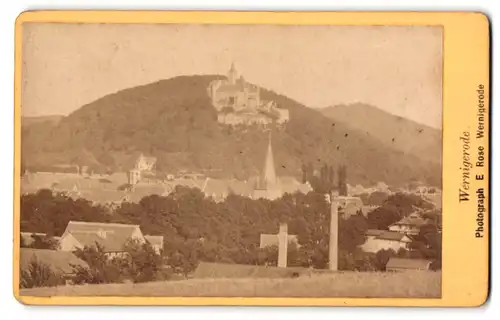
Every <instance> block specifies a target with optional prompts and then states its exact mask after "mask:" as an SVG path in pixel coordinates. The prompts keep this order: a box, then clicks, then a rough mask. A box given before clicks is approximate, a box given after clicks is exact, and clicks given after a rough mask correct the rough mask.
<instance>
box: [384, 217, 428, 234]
mask: <svg viewBox="0 0 500 320" xmlns="http://www.w3.org/2000/svg"><path fill="white" fill-rule="evenodd" d="M428 222H429V221H428V219H424V218H423V217H422V216H421V215H420V214H419V213H418V212H413V213H411V214H410V215H408V216H406V217H404V218H403V219H401V220H399V221H398V222H396V223H394V224H392V225H390V226H389V230H390V231H394V232H399V233H403V234H408V235H418V234H419V232H420V228H421V227H422V226H423V225H426V224H427V223H428Z"/></svg>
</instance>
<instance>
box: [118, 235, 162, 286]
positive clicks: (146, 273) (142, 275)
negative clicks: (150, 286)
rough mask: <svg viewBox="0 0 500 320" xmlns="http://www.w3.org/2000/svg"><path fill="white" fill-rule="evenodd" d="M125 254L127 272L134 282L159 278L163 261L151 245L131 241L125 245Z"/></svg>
mask: <svg viewBox="0 0 500 320" xmlns="http://www.w3.org/2000/svg"><path fill="white" fill-rule="evenodd" d="M125 252H126V253H127V255H126V257H125V258H124V259H125V265H126V270H127V273H128V275H130V277H131V278H132V280H133V281H134V282H148V281H154V280H156V279H157V278H158V276H159V272H160V270H161V267H162V265H163V260H162V257H161V256H160V255H159V254H157V253H156V251H155V250H154V248H153V247H152V246H151V245H150V244H149V243H140V242H138V241H137V240H130V241H129V242H128V243H127V244H126V245H125Z"/></svg>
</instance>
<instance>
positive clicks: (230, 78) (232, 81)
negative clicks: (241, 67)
mask: <svg viewBox="0 0 500 320" xmlns="http://www.w3.org/2000/svg"><path fill="white" fill-rule="evenodd" d="M236 79H238V72H237V71H236V67H235V66H234V62H233V63H232V64H231V69H229V73H228V74H227V80H228V81H229V83H230V84H235V83H236Z"/></svg>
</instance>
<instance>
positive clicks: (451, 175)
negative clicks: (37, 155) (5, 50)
mask: <svg viewBox="0 0 500 320" xmlns="http://www.w3.org/2000/svg"><path fill="white" fill-rule="evenodd" d="M26 22H59V23H212V24H280V25H290V24H294V25H356V26H359V25H393V26H394V25H440V26H442V27H443V30H444V32H443V34H444V39H443V43H444V48H443V49H444V63H443V68H444V75H443V81H444V87H443V100H444V101H443V107H444V109H443V147H444V148H443V212H444V214H443V272H442V284H443V285H442V298H440V299H389V298H380V299H379V298H369V299H366V298H170V297H168V298H167V297H165V298H156V297H155V298H152V297H147V298H146V297H143V298H141V297H28V296H19V237H20V221H19V215H20V213H19V212H20V208H19V204H20V133H21V112H20V108H21V70H22V68H21V67H22V66H21V51H22V24H23V23H26ZM489 36H490V35H489V21H488V18H487V17H486V16H485V15H484V14H481V13H475V12H426V13H424V12H209V11H205V12H201V11H184V12H183V11H174V12H172V11H170V12H169V11H31V12H24V13H22V14H21V15H20V16H19V17H18V18H17V20H16V34H15V166H14V173H15V176H14V283H13V285H14V295H15V297H16V299H17V300H18V301H20V302H21V303H24V304H30V305H33V304H34V305H256V306H266V305H273V306H297V305H299V306H436V307H438V306H478V305H481V304H483V303H484V302H485V301H486V300H487V297H488V292H489V227H488V225H489V219H488V213H487V214H486V217H485V220H484V223H485V229H486V230H485V232H484V238H480V239H477V238H475V237H474V233H475V228H476V212H477V201H476V199H475V198H474V195H473V196H472V197H471V201H469V202H467V203H465V204H464V203H461V204H459V202H458V188H459V187H460V182H461V178H462V177H461V172H460V171H459V168H460V165H461V161H462V150H461V144H460V141H459V136H460V134H461V133H462V132H463V131H470V132H471V136H474V137H475V132H476V130H475V129H477V117H476V109H477V95H476V88H477V86H478V85H479V84H482V85H484V87H485V107H486V109H487V115H486V127H485V129H486V130H485V133H486V136H485V139H484V140H482V141H481V145H483V146H484V147H485V149H486V159H487V160H486V165H485V168H484V169H483V170H481V171H482V172H478V171H479V170H478V168H474V170H475V171H474V172H473V173H472V177H474V176H475V174H476V171H477V173H478V174H485V177H486V180H484V181H475V180H474V179H473V178H471V190H475V189H477V188H479V187H482V188H484V190H485V195H486V197H487V198H489V163H488V160H489V95H490V94H489V88H490V83H489V67H490V65H489V57H490V53H489V46H490V40H489ZM477 147H478V142H477V141H476V140H475V139H472V140H471V148H470V150H471V151H473V150H476V151H477ZM473 154H474V153H473ZM486 208H487V210H486V211H487V212H489V199H488V203H487V205H486Z"/></svg>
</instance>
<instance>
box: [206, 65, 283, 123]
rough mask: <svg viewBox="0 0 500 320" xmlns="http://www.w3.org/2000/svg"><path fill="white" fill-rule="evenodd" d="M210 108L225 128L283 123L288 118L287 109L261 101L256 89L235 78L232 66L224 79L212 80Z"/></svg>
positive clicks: (241, 78) (257, 88) (209, 91)
mask: <svg viewBox="0 0 500 320" xmlns="http://www.w3.org/2000/svg"><path fill="white" fill-rule="evenodd" d="M208 94H209V96H210V99H211V100H212V106H213V107H214V108H215V109H216V110H217V120H218V122H220V123H224V124H228V125H237V124H243V125H251V124H263V125H267V124H271V123H277V124H285V123H287V122H288V120H289V118H290V115H289V112H288V110H287V109H282V108H279V107H278V106H277V105H276V103H275V102H274V101H264V100H262V99H261V97H260V90H259V87H257V86H255V85H253V84H250V83H247V82H246V81H245V78H243V76H238V72H237V71H236V68H235V66H234V63H233V64H232V65H231V68H230V70H229V72H228V74H227V79H226V80H215V81H212V82H211V83H210V85H209V86H208Z"/></svg>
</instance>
